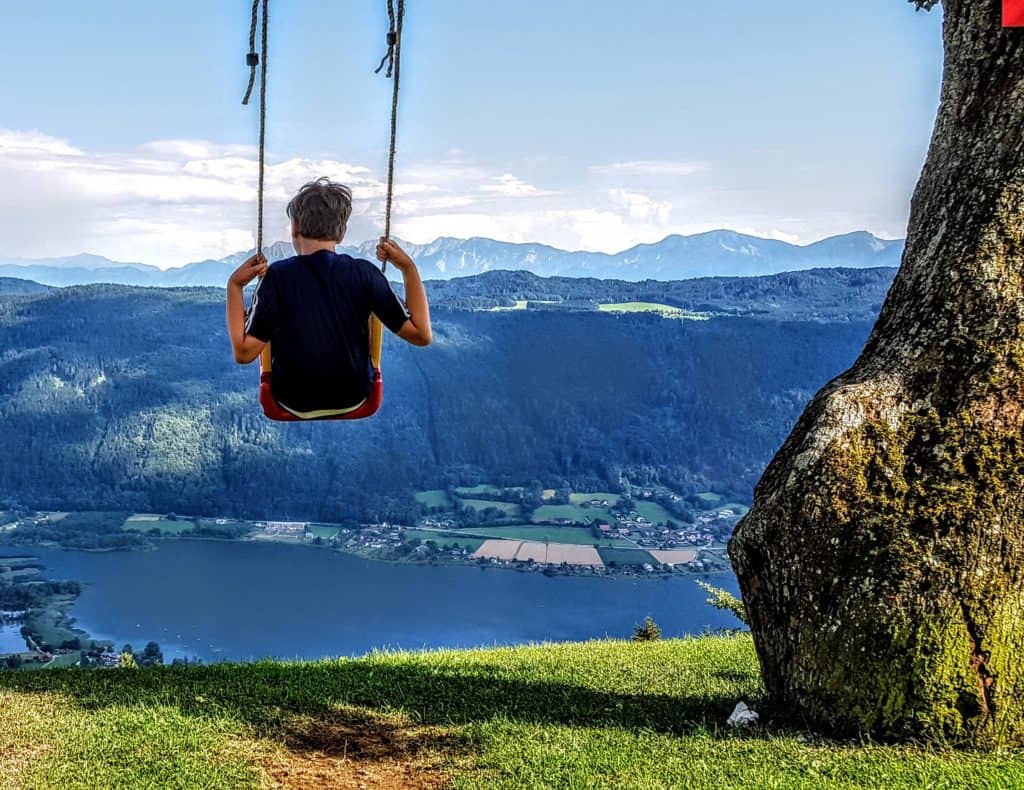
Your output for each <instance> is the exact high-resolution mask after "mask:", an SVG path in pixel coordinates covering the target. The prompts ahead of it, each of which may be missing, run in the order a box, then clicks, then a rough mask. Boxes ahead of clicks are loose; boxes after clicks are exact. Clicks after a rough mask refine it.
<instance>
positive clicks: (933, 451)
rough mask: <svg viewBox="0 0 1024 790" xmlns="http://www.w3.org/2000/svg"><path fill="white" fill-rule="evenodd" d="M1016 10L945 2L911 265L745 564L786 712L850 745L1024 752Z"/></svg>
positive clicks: (770, 674) (961, 0) (750, 519)
mask: <svg viewBox="0 0 1024 790" xmlns="http://www.w3.org/2000/svg"><path fill="white" fill-rule="evenodd" d="M919 4H922V5H927V4H928V3H919ZM1000 5H1001V4H1000V2H999V0H945V3H944V9H943V11H944V15H945V22H944V34H943V38H944V44H945V55H946V61H945V70H944V75H943V89H942V101H941V105H940V108H939V114H938V119H937V121H936V126H935V132H934V136H933V138H932V142H931V148H930V151H929V154H928V160H927V162H926V164H925V167H924V171H923V173H922V175H921V179H920V182H919V183H918V187H917V190H916V193H915V195H914V199H913V203H912V206H911V218H910V228H909V231H908V238H907V248H906V253H905V255H904V259H903V265H902V267H901V268H900V271H899V274H898V275H897V277H896V281H895V283H894V284H893V287H892V290H891V291H890V293H889V295H888V297H887V299H886V302H885V305H884V306H883V308H882V312H881V315H880V317H879V319H878V323H877V325H876V326H875V328H874V331H873V332H872V334H871V337H870V339H869V340H868V343H867V345H866V347H865V349H864V351H863V353H862V355H861V356H860V358H859V359H858V360H857V362H856V363H855V364H854V366H853V368H851V369H850V370H849V371H847V372H846V373H844V374H843V375H841V376H839V378H837V379H835V380H834V381H832V382H831V383H829V384H828V385H827V386H826V387H825V388H824V389H823V390H822V391H821V392H819V393H818V394H817V396H815V398H814V400H813V401H812V402H811V404H810V405H809V406H808V408H807V410H806V412H805V413H804V414H803V416H802V417H801V418H800V421H799V422H798V423H797V425H796V427H795V428H794V430H793V433H792V435H791V436H790V437H789V438H788V439H787V441H786V442H785V444H784V445H783V447H782V449H781V450H780V451H779V453H778V455H777V456H776V457H775V459H774V460H773V461H772V463H771V464H770V465H769V467H768V469H767V470H766V472H765V474H764V477H763V478H762V479H761V482H760V483H759V484H758V486H757V490H756V493H755V501H754V506H753V508H752V510H751V511H750V513H749V514H748V515H747V517H746V518H745V519H744V520H743V521H742V522H741V523H740V525H739V526H738V528H737V530H736V534H735V537H734V538H733V540H732V543H731V544H730V547H729V552H730V556H731V557H732V561H733V565H734V567H735V569H736V573H737V575H738V576H739V580H740V587H741V589H742V591H743V598H744V600H745V602H746V607H747V612H748V613H749V616H750V620H751V627H752V630H753V633H754V638H755V642H756V645H757V652H758V656H759V659H760V662H761V668H762V671H763V675H764V680H765V683H766V685H767V688H768V691H769V693H770V694H771V695H772V697H773V699H775V700H776V701H777V702H779V703H781V704H784V705H785V706H787V708H789V709H791V710H795V711H798V712H799V713H800V715H802V716H803V718H804V719H805V720H806V721H808V722H810V723H812V724H813V725H815V726H819V727H823V728H825V729H829V730H833V731H845V732H851V731H860V732H870V733H873V734H875V735H877V736H881V737H886V738H892V737H895V738H902V737H943V738H949V737H952V738H955V739H962V740H967V741H970V742H973V743H975V744H978V745H991V744H995V743H1021V742H1022V741H1024V668H1022V662H1024V608H1022V607H1024V437H1022V428H1024V386H1022V385H1024V373H1022V369H1024V221H1022V220H1024V31H1017V30H1010V31H1004V30H1002V29H1001V28H1000Z"/></svg>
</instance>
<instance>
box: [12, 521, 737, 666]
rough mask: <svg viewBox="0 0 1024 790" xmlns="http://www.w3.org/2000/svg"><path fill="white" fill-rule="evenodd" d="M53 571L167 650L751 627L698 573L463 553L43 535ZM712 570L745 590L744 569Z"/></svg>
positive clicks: (419, 644)
mask: <svg viewBox="0 0 1024 790" xmlns="http://www.w3.org/2000/svg"><path fill="white" fill-rule="evenodd" d="M25 553H31V554H33V555H35V556H37V557H39V559H40V560H41V561H42V562H43V564H44V565H45V566H46V570H45V571H44V573H45V575H46V577H47V578H50V579H56V578H66V579H75V580H78V581H80V582H82V583H83V585H84V589H83V592H82V595H81V597H80V598H79V599H78V601H77V602H76V604H75V606H74V608H73V609H72V611H71V614H72V616H73V617H75V618H77V621H78V624H79V625H80V626H81V627H82V628H84V629H85V630H87V631H88V632H89V633H90V634H91V635H92V637H93V638H97V639H110V640H112V641H114V642H115V643H116V645H117V647H118V648H120V646H121V645H122V644H124V643H126V642H128V643H131V644H132V646H133V647H134V648H135V649H137V650H141V648H142V647H144V646H145V644H146V642H148V641H150V640H155V641H157V642H159V643H160V645H161V647H162V648H163V650H164V657H165V660H167V661H170V659H172V658H175V657H180V656H186V657H193V656H198V657H201V658H203V659H204V660H207V661H216V660H234V661H244V660H253V659H258V658H263V657H268V656H273V657H278V658H297V657H301V658H320V657H324V656H337V655H361V654H363V653H366V652H368V651H370V650H373V649H376V648H402V649H420V648H434V647H472V646H482V645H495V644H521V643H528V642H540V641H572V640H580V639H590V638H600V637H605V636H609V637H615V638H624V637H628V636H629V635H630V634H631V633H632V629H633V627H634V625H636V624H637V623H638V622H639V621H641V620H642V619H643V618H644V617H645V616H647V615H650V616H652V617H653V618H654V619H655V621H657V622H658V624H659V625H660V626H661V627H662V630H663V632H664V633H665V635H666V636H677V635H682V634H697V633H700V632H701V631H703V630H705V629H708V628H717V627H723V626H724V627H738V626H739V623H738V622H737V621H736V620H735V618H733V617H732V615H730V614H728V613H725V612H719V611H716V610H715V609H712V608H711V607H709V606H708V605H707V604H706V603H705V602H704V599H705V597H706V596H705V594H704V593H703V591H701V590H700V588H698V587H697V585H696V584H695V583H694V578H695V577H692V576H678V577H671V578H668V579H665V580H661V579H642V580H637V579H626V578H617V579H602V578H588V577H574V576H555V577H547V576H543V575H541V574H534V573H530V574H527V573H518V572H515V571H511V570H502V569H484V570H481V569H480V568H476V567H469V566H457V565H449V566H445V565H437V566H430V565H398V564H389V563H381V562H373V561H370V560H363V559H360V558H358V557H353V556H351V555H345V554H340V553H337V552H332V551H325V550H318V549H313V548H309V547H303V546H289V545H286V544H272V543H263V544H261V543H252V542H218V541H187V540H180V541H179V540H169V541H163V542H160V543H159V548H158V549H157V550H155V551H148V552H108V553H87V552H74V551H59V550H49V549H38V548H34V547H33V548H32V549H30V550H29V551H26V552H25ZM713 583H715V584H717V585H719V586H723V587H726V588H727V589H729V590H731V591H733V592H736V581H735V579H734V578H733V577H732V576H731V575H722V576H718V577H715V578H714V579H713Z"/></svg>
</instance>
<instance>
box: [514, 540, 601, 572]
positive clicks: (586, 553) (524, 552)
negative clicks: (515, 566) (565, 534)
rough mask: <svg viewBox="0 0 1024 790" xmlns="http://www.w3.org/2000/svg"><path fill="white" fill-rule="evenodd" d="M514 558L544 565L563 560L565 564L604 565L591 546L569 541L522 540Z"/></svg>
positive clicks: (594, 566) (598, 566) (556, 563)
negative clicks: (542, 541)
mask: <svg viewBox="0 0 1024 790" xmlns="http://www.w3.org/2000/svg"><path fill="white" fill-rule="evenodd" d="M516 560H517V561H519V562H528V561H530V560H533V561H534V562H539V563H543V564H545V565H561V564H562V563H563V562H564V563H566V564H567V565H584V566H590V567H593V568H603V567H604V562H603V561H602V559H601V555H600V554H598V553H597V549H595V548H594V547H593V546H580V545H574V544H571V543H537V542H535V541H523V542H522V543H520V544H519V551H517V552H516Z"/></svg>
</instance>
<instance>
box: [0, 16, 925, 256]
mask: <svg viewBox="0 0 1024 790" xmlns="http://www.w3.org/2000/svg"><path fill="white" fill-rule="evenodd" d="M407 2H408V6H409V8H408V15H407V20H406V37H405V41H404V60H403V85H402V93H403V105H402V112H401V121H400V132H399V134H400V153H399V171H398V183H399V187H400V195H399V200H398V204H397V207H396V208H397V211H396V218H395V231H396V233H397V235H399V236H401V237H403V238H407V239H410V240H413V241H416V242H426V241H430V240H432V239H433V238H435V237H437V236H442V235H455V236H470V235H485V236H492V237H496V238H502V239H507V240H512V241H541V242H547V243H551V244H555V245H557V246H563V247H570V248H587V249H602V250H606V251H615V250H619V249H623V248H625V247H628V246H631V245H632V244H635V243H638V242H650V241H656V240H657V239H659V238H661V237H663V236H665V235H667V234H669V233H672V232H683V233H691V232H698V231H701V230H708V229H711V228H717V227H729V228H734V229H737V230H741V231H745V232H751V233H756V234H758V235H764V236H775V237H778V238H784V239H787V240H791V241H796V242H799V243H806V242H810V241H813V240H815V239H818V238H821V237H823V236H826V235H831V234H834V233H841V232H846V231H849V230H854V229H859V228H867V229H869V230H872V231H874V232H875V233H877V234H879V235H881V236H887V237H894V236H900V235H902V234H903V232H904V227H905V223H906V215H907V206H908V203H909V198H910V194H911V191H912V189H913V185H914V182H915V180H916V177H917V174H918V172H919V170H920V167H921V164H922V161H923V157H924V153H925V150H926V146H927V143H928V137H929V134H930V131H931V125H932V121H933V119H934V114H935V109H936V103H937V98H938V89H939V78H940V73H941V46H940V22H941V20H940V15H939V13H937V12H933V13H931V14H923V13H916V12H915V11H914V10H913V8H912V6H911V5H910V4H909V3H905V2H901V1H900V0H858V2H857V3H823V2H821V0H784V1H783V2H775V3H722V2H716V3H711V2H707V1H706V0H633V2H631V3H629V4H623V3H621V2H620V0H588V1H587V2H583V0H560V1H559V0H556V1H555V2H552V0H547V2H540V0H492V2H480V3H469V2H465V0H429V2H428V1H427V0H407ZM248 5H249V3H248V0H230V1H228V0H219V1H218V2H216V3H210V2H208V0H206V1H205V2H200V1H199V0H177V1H176V2H174V3H166V4H164V3H145V4H140V3H136V2H128V1H127V0H118V1H115V0H93V2H90V3H81V2H77V1H76V2H70V0H51V2H49V3H46V4H45V6H46V7H45V10H41V9H42V5H41V4H34V5H33V4H17V5H15V6H14V7H12V8H10V9H5V12H4V31H3V33H2V37H3V47H0V69H2V73H4V74H5V79H4V80H3V81H2V82H0V107H2V108H3V109H2V115H0V254H6V255H21V256H46V255H63V254H72V253H76V252H81V251H86V250H87V251H90V252H96V253H100V254H105V255H108V256H109V257H114V258H118V259H121V260H141V261H145V262H151V263H156V264H159V265H174V264H181V263H185V262H187V261H190V260H196V259H201V258H204V257H208V256H213V257H219V256H221V255H224V254H226V253H228V252H232V251H235V250H237V249H242V248H244V247H246V246H250V245H251V243H252V227H251V226H252V218H253V215H254V207H253V186H254V183H255V170H254V166H253V150H252V144H253V143H254V141H255V134H256V117H255V112H254V111H253V109H252V108H249V109H245V108H242V107H241V106H240V103H239V102H240V98H241V94H242V90H243V88H244V84H245V78H246V69H245V66H244V53H245V50H246V49H247V36H248V17H249V8H248ZM384 9H385V4H384V2H383V0H373V1H371V0H358V1H354V2H345V3H340V2H337V0H289V2H287V3H285V2H282V1H281V0H271V53H270V54H271V59H270V68H271V77H270V92H269V101H270V107H271V119H270V126H269V132H268V134H269V149H270V162H271V172H270V176H269V184H270V202H269V204H268V216H269V217H270V218H271V219H270V221H269V223H268V224H269V227H270V230H269V231H268V235H269V236H271V237H281V236H283V235H284V232H285V230H286V225H285V222H284V220H283V214H282V209H283V204H284V202H285V201H286V199H287V197H288V195H289V194H290V193H291V192H292V191H293V190H294V189H296V188H297V187H298V186H300V185H301V184H302V183H303V181H305V180H308V179H309V178H313V177H316V176H319V175H330V176H332V177H337V178H341V179H345V180H348V181H350V182H351V183H352V185H353V187H354V188H355V190H356V197H357V205H356V212H357V213H356V216H355V218H354V220H353V223H352V226H351V230H350V238H351V239H352V240H354V241H359V240H362V239H365V238H370V237H373V236H374V235H376V234H377V232H378V228H379V224H380V217H381V203H382V201H381V180H382V177H383V166H384V160H385V154H386V151H385V145H386V141H387V113H388V100H389V91H390V87H389V85H388V83H387V82H386V81H385V80H384V79H383V78H381V77H375V76H374V75H373V73H372V72H373V67H374V66H375V65H376V62H377V61H378V60H379V58H380V56H381V55H382V54H383V48H384V47H383V37H384V33H385V27H386V16H385V11H384ZM55 215H56V221H55ZM58 229H59V230H58Z"/></svg>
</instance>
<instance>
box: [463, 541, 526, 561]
mask: <svg viewBox="0 0 1024 790" xmlns="http://www.w3.org/2000/svg"><path fill="white" fill-rule="evenodd" d="M521 543H522V541H518V540H485V541H484V542H483V545H482V546H481V547H480V548H479V549H477V550H476V551H474V552H473V556H474V557H484V558H486V559H495V560H514V559H515V558H516V552H517V551H519V546H520V545H521Z"/></svg>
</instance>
